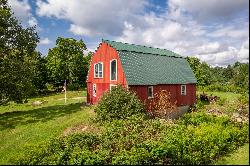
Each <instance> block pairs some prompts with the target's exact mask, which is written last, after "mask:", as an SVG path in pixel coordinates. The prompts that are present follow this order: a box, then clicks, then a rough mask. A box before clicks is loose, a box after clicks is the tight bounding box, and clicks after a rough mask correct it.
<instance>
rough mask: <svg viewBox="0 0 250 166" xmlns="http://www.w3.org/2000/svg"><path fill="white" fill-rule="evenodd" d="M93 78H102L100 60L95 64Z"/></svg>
mask: <svg viewBox="0 0 250 166" xmlns="http://www.w3.org/2000/svg"><path fill="white" fill-rule="evenodd" d="M94 78H103V63H102V62H99V63H96V64H95V70H94Z"/></svg>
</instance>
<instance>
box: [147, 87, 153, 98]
mask: <svg viewBox="0 0 250 166" xmlns="http://www.w3.org/2000/svg"><path fill="white" fill-rule="evenodd" d="M148 97H153V88H152V87H148Z"/></svg>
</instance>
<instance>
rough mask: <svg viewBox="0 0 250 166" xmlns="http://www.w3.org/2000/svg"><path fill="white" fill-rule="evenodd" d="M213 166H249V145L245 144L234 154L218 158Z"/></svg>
mask: <svg viewBox="0 0 250 166" xmlns="http://www.w3.org/2000/svg"><path fill="white" fill-rule="evenodd" d="M215 165H249V144H245V145H244V146H242V147H240V148H239V149H237V150H236V151H235V152H233V153H230V154H228V155H226V156H224V157H222V158H220V159H219V160H218V161H216V163H215Z"/></svg>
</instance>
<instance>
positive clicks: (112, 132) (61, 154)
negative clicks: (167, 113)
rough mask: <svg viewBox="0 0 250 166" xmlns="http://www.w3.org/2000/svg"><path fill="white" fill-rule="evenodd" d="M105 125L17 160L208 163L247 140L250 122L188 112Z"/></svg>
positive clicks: (25, 162)
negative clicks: (162, 118) (170, 117)
mask: <svg viewBox="0 0 250 166" xmlns="http://www.w3.org/2000/svg"><path fill="white" fill-rule="evenodd" d="M105 128H106V129H105V131H104V133H103V134H102V135H93V134H88V135H87V134H86V133H82V134H73V135H71V136H69V137H64V138H58V139H57V140H53V141H52V143H50V144H49V145H48V146H47V148H44V150H38V152H37V153H33V152H35V151H36V149H35V150H33V151H32V154H27V155H24V156H22V157H19V158H17V159H15V162H14V163H15V164H130V165H131V164H136V165H137V164H171V165H172V164H187V165H189V164H191V165H194V164H195V165H197V164H209V163H211V162H212V161H213V160H214V159H216V158H217V157H218V156H219V155H223V154H225V153H227V152H229V151H231V150H233V149H236V148H237V147H238V146H239V145H243V144H244V143H245V142H247V141H248V125H247V124H243V125H235V124H234V123H233V122H231V121H230V119H229V118H227V117H214V116H212V115H207V114H205V113H190V114H187V115H185V116H184V117H183V118H181V119H180V120H178V121H177V122H176V123H174V124H169V123H168V122H167V121H165V122H161V121H159V120H157V119H147V118H146V117H145V116H142V115H132V116H131V117H129V118H127V119H116V120H113V121H110V122H107V123H106V124H105ZM41 151H42V152H41ZM28 152H31V150H29V151H28Z"/></svg>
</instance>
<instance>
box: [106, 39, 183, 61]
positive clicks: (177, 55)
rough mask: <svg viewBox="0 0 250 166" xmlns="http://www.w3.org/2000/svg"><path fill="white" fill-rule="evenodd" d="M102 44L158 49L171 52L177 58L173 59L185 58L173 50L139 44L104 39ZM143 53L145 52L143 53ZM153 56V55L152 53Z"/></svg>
mask: <svg viewBox="0 0 250 166" xmlns="http://www.w3.org/2000/svg"><path fill="white" fill-rule="evenodd" d="M102 42H106V43H108V44H109V42H113V43H121V44H127V45H133V46H139V47H145V48H150V49H158V50H164V51H169V52H171V53H172V54H175V55H176V56H174V55H173V56H171V57H177V58H183V57H182V56H181V55H179V54H177V53H175V52H173V51H171V50H168V49H165V48H158V47H152V46H145V45H139V44H133V43H126V42H120V41H114V40H107V39H102ZM121 50H122V51H128V50H125V49H124V50H123V49H121ZM131 52H138V51H131ZM141 53H143V52H141ZM149 54H150V53H149ZM151 54H153V53H151ZM153 55H161V54H153Z"/></svg>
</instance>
